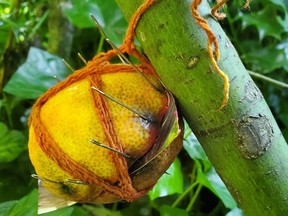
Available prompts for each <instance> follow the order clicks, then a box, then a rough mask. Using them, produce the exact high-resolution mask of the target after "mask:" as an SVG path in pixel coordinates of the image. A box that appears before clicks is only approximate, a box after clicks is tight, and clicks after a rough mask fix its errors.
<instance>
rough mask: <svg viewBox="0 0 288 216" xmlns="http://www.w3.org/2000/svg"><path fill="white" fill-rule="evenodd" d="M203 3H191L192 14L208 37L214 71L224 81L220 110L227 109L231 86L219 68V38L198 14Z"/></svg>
mask: <svg viewBox="0 0 288 216" xmlns="http://www.w3.org/2000/svg"><path fill="white" fill-rule="evenodd" d="M201 2H202V0H193V1H192V3H191V12H192V16H193V17H194V18H195V21H196V23H197V24H198V25H199V26H200V27H201V28H202V29H203V30H204V31H205V33H206V35H207V37H208V39H207V48H208V54H209V58H210V60H211V63H212V65H213V67H214V69H215V70H216V72H217V73H218V74H219V75H220V77H221V78H222V79H223V80H224V87H223V93H224V98H223V101H222V105H221V107H220V109H222V108H223V107H225V106H226V105H227V103H228V100H229V86H230V84H229V78H228V76H227V75H226V74H225V73H224V72H223V71H222V70H221V69H220V68H219V66H218V64H217V60H219V58H220V50H219V45H218V41H217V38H216V36H215V34H214V32H213V31H212V29H211V28H210V26H209V24H208V22H207V20H206V19H204V18H203V17H201V16H200V14H199V12H198V6H199V5H200V3H201ZM218 4H223V1H220V2H219V3H218ZM218 8H219V7H218V6H217V9H218ZM215 11H217V10H215ZM213 46H214V52H215V53H213Z"/></svg>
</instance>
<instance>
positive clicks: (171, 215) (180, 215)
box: [160, 205, 188, 216]
mask: <svg viewBox="0 0 288 216" xmlns="http://www.w3.org/2000/svg"><path fill="white" fill-rule="evenodd" d="M176 215H177V216H188V212H186V211H185V210H184V209H179V208H175V207H172V206H169V205H162V206H161V207H160V216H176Z"/></svg>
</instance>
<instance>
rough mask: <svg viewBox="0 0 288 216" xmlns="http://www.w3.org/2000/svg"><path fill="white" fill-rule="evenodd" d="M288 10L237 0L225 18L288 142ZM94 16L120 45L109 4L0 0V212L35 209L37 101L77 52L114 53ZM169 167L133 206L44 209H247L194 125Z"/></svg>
mask: <svg viewBox="0 0 288 216" xmlns="http://www.w3.org/2000/svg"><path fill="white" fill-rule="evenodd" d="M210 3H211V5H213V4H215V2H214V1H213V2H210ZM287 11H288V1H286V0H253V1H252V2H251V5H250V9H249V8H248V9H244V8H243V1H242V0H241V1H240V0H234V1H229V2H228V3H227V6H225V7H224V12H225V13H226V15H227V18H226V19H225V20H223V21H221V22H220V24H221V25H222V27H223V28H224V29H225V31H226V33H227V34H228V35H229V37H230V39H231V41H232V43H233V44H234V46H235V48H236V49H237V51H238V52H239V55H240V57H241V59H242V61H243V62H244V64H245V66H246V68H247V69H248V70H250V71H251V75H252V77H254V80H255V82H256V83H257V85H258V87H259V88H260V90H261V91H262V93H263V94H264V97H265V99H266V101H267V103H268V104H269V106H270V107H271V109H272V111H273V113H274V116H275V118H276V120H277V122H278V124H279V126H280V128H281V130H282V132H283V134H284V136H285V138H286V140H287V138H288V129H287V128H288V100H287V98H288V90H287V84H285V82H286V83H287V82H288V12H287ZM90 14H93V15H94V16H95V17H96V18H97V19H98V20H99V22H100V24H101V25H102V26H103V29H104V31H105V32H106V34H107V35H108V37H109V38H110V40H111V41H113V42H114V43H115V44H117V45H119V44H121V41H122V39H123V37H124V34H125V30H126V28H127V22H126V21H125V19H124V17H123V15H122V13H121V11H120V10H119V8H118V7H117V5H116V3H115V2H114V1H113V0H106V1H101V0H85V1H76V0H60V1H48V0H38V1H36V0H30V1H29V0H28V1H24V0H23V1H20V0H10V1H7V0H0V59H1V60H0V216H4V215H5V216H6V215H9V216H15V215H17V216H18V215H19V216H23V215H25V216H26V215H27V216H30V215H37V202H38V201H37V190H36V188H37V180H36V179H33V178H31V174H33V173H35V171H34V170H33V167H32V165H31V163H30V161H29V157H28V151H27V142H28V128H27V120H28V117H29V114H30V111H31V106H32V105H33V102H34V101H35V99H36V98H37V97H38V96H40V95H41V94H42V93H43V92H45V91H46V90H47V89H48V88H49V87H51V86H53V85H55V84H56V83H57V79H60V80H62V79H64V78H65V77H66V76H68V75H69V74H70V73H71V70H70V69H69V68H68V67H66V66H65V64H64V63H63V61H62V58H64V59H65V60H66V61H67V62H69V64H70V65H71V66H72V67H73V68H75V69H77V68H81V67H83V66H84V65H83V63H82V61H81V60H80V58H79V57H78V53H80V54H81V55H82V56H83V57H84V58H85V59H87V60H89V59H91V58H92V57H93V56H94V55H95V54H96V53H98V52H100V51H103V50H104V51H105V50H108V49H111V48H110V46H109V45H108V44H106V43H105V42H104V38H103V36H101V34H100V33H99V30H98V29H97V28H96V26H95V24H94V23H93V22H92V20H91V19H90V16H89V15H90ZM179 40H180V39H179ZM255 73H256V74H255ZM55 77H56V79H55ZM275 80H277V82H276V81H275ZM167 173H169V174H164V175H163V176H162V177H161V179H160V180H159V182H158V183H157V185H156V186H155V187H154V189H153V190H152V191H151V192H149V194H148V195H146V196H144V197H143V198H141V199H139V200H137V201H135V202H133V203H125V202H119V203H115V204H109V205H88V204H76V205H74V206H71V207H67V208H64V209H60V210H57V211H55V212H51V213H47V214H44V215H45V216H46V215H47V216H48V215H49V216H52V215H63V216H66V215H67V216H69V215H71V216H72V215H73V216H82V215H83V216H84V215H92V216H93V215H95V216H105V215H112V216H121V215H123V216H124V215H125V216H126V215H127V216H130V215H131V216H132V215H133V216H134V215H143V216H145V215H147V216H150V215H161V216H164V215H165V216H170V215H171V216H172V215H173V216H174V215H178V216H187V215H199V216H201V215H211V216H213V215H219V216H220V215H228V216H239V215H242V212H241V210H240V209H239V208H237V204H236V202H235V201H234V199H233V198H232V197H231V195H230V193H229V192H228V190H227V189H226V187H225V185H224V184H223V182H222V181H221V179H220V178H219V176H218V175H217V173H216V172H215V170H214V169H213V167H212V165H211V163H210V162H209V160H208V159H207V157H206V155H205V153H204V151H203V149H202V148H201V146H200V144H199V143H198V141H197V139H196V138H195V136H194V135H193V133H192V132H191V130H190V129H189V128H188V127H186V129H185V137H184V148H183V150H182V151H181V153H180V154H179V156H178V158H177V159H176V160H175V162H174V163H173V164H172V165H171V167H170V168H169V170H168V171H167ZM255 196H257V195H255Z"/></svg>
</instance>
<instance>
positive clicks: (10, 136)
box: [0, 122, 25, 163]
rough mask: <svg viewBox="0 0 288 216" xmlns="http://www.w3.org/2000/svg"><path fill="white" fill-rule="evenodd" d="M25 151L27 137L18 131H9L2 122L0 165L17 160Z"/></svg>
mask: <svg viewBox="0 0 288 216" xmlns="http://www.w3.org/2000/svg"><path fill="white" fill-rule="evenodd" d="M24 149H25V136H24V135H23V133H21V132H20V131H17V130H11V131H9V130H8V128H7V126H6V125H5V124H4V123H2V122H0V163H7V162H10V161H13V160H14V159H16V158H17V157H18V156H19V155H20V154H21V153H22V152H23V150H24Z"/></svg>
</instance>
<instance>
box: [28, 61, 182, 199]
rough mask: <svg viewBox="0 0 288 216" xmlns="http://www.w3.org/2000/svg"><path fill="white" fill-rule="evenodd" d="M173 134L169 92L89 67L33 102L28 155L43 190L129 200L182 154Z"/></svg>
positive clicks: (115, 68) (123, 70)
mask: <svg viewBox="0 0 288 216" xmlns="http://www.w3.org/2000/svg"><path fill="white" fill-rule="evenodd" d="M143 73H146V75H147V76H148V77H151V78H152V79H153V76H154V75H152V74H149V71H148V72H147V71H145V70H143ZM95 89H98V90H99V91H101V92H105V95H103V94H100V93H99V91H95ZM107 95H108V96H107ZM109 97H110V98H109ZM117 102H120V104H119V103H117ZM123 104H124V105H123ZM180 133H181V122H179V119H178V116H177V110H176V106H175V102H174V99H173V97H172V95H171V94H170V93H169V92H168V91H166V90H164V91H160V90H158V89H156V88H155V87H154V86H153V85H151V84H150V83H149V82H147V80H145V79H143V77H142V76H141V75H139V74H138V73H137V72H136V71H135V70H134V69H133V68H132V67H131V66H129V65H111V64H103V65H100V66H97V67H92V66H91V65H89V64H88V66H86V67H85V68H83V69H81V70H79V71H76V72H75V73H73V74H72V75H71V76H69V77H68V78H67V79H66V80H64V81H63V82H60V83H59V84H57V85H56V86H54V87H52V88H51V89H49V90H48V91H47V92H46V93H45V94H44V95H42V96H41V97H40V98H39V99H38V100H37V101H36V103H35V104H34V106H33V109H32V113H31V116H30V121H29V155H30V159H31V161H32V164H33V166H34V167H35V170H36V173H37V175H38V178H39V179H41V180H42V184H43V186H44V187H45V188H47V189H48V190H49V191H50V192H51V193H53V194H54V195H56V196H58V197H61V198H63V199H65V200H72V201H75V202H89V203H108V202H113V201H117V200H121V199H122V200H126V201H132V200H134V199H136V198H138V197H140V196H142V195H143V194H145V193H146V192H147V191H148V190H149V189H151V188H152V187H153V185H154V184H155V183H156V182H157V180H158V178H159V177H160V176H161V175H162V174H163V173H164V172H165V170H166V169H167V168H168V167H169V165H170V164H171V163H172V161H173V159H174V158H175V157H176V155H177V154H178V152H179V151H180V149H181V145H182V144H181V140H182V137H181V135H180ZM171 134H172V135H171Z"/></svg>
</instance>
